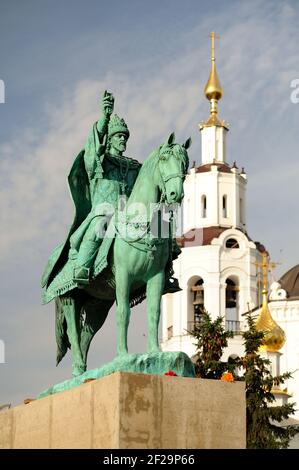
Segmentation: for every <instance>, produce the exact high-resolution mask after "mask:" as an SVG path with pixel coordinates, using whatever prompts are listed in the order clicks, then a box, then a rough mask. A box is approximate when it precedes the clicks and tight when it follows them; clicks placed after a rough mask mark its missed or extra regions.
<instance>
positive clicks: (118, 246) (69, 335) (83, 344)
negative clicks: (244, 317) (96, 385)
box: [47, 134, 191, 376]
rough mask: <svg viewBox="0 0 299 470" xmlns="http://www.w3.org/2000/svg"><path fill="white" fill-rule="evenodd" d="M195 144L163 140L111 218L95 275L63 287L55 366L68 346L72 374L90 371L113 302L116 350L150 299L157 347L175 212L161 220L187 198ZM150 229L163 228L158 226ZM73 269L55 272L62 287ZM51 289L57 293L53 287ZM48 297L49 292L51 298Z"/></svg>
mask: <svg viewBox="0 0 299 470" xmlns="http://www.w3.org/2000/svg"><path fill="white" fill-rule="evenodd" d="M190 145H191V138H189V139H188V140H187V141H186V142H185V143H184V144H183V145H179V144H176V143H175V136H174V134H171V136H170V137H169V139H168V140H167V141H166V142H165V143H164V144H162V145H160V146H159V147H158V148H157V149H156V150H154V151H153V152H152V153H151V154H150V155H149V157H148V158H147V159H146V160H145V162H144V163H143V165H142V167H141V169H140V171H139V174H138V176H137V179H136V181H135V184H134V186H133V190H132V192H131V194H130V196H129V198H128V200H127V201H126V207H125V209H126V210H125V211H124V210H119V211H116V212H115V214H114V215H113V216H112V217H111V219H110V222H109V224H108V228H107V231H106V233H105V238H104V240H103V242H102V245H101V247H100V249H99V252H98V254H97V257H96V260H95V263H94V275H93V278H92V279H91V280H90V282H89V283H88V284H87V285H82V286H80V288H78V287H75V288H74V286H73V285H71V284H69V285H68V290H67V292H65V290H66V289H64V291H61V293H60V294H59V295H56V296H55V304H56V342H57V364H58V363H59V362H60V361H61V359H62V358H63V356H64V355H65V354H66V352H67V349H68V348H70V349H71V351H72V356H73V364H72V373H73V376H78V375H81V374H82V373H83V372H85V370H86V362H87V354H88V350H89V346H90V343H91V341H92V339H93V337H94V335H95V334H96V332H97V331H98V330H99V329H100V328H101V327H102V325H103V324H104V322H105V319H106V317H107V315H108V312H109V310H110V308H111V307H112V305H113V303H114V302H115V300H116V304H117V312H116V319H117V355H118V356H120V355H126V354H127V353H128V345H127V335H128V326H129V321H130V307H131V306H133V305H135V304H136V303H138V302H139V301H141V300H143V299H144V298H145V296H146V297H147V321H148V344H147V351H148V352H157V351H159V350H160V349H159V342H158V326H159V319H160V303H161V296H162V294H163V290H164V284H165V276H166V275H167V274H165V273H167V269H169V267H170V266H172V263H171V250H172V241H173V233H172V230H171V228H172V227H173V226H172V221H171V217H170V219H169V220H166V221H165V220H164V219H163V217H162V207H165V206H166V207H171V205H175V204H179V203H181V201H182V198H183V182H184V179H185V176H186V173H187V169H188V164H189V160H188V154H187V149H188V148H189V146H190ZM171 213H172V211H170V214H171ZM164 215H165V214H164ZM154 222H155V223H154ZM153 226H155V227H158V228H159V230H153ZM165 227H166V228H168V230H166V233H167V235H166V236H165V234H164V233H161V232H163V230H161V229H164V232H165ZM105 247H106V248H105ZM105 250H106V251H105ZM103 253H104V254H103ZM69 262H71V260H69ZM68 264H69V263H68ZM68 269H70V268H68V267H67V266H64V267H62V268H61V270H60V272H59V273H58V275H57V276H56V278H55V279H58V278H59V279H60V285H61V279H62V278H64V277H65V276H66V274H65V272H67V270H68ZM171 269H172V268H171ZM55 279H54V280H53V283H54V284H55V282H56V281H55ZM56 284H57V282H56ZM57 285H58V284H57ZM50 290H51V289H50ZM52 292H56V293H57V292H58V293H59V292H60V291H59V289H56V290H55V289H54V290H53V288H52ZM52 296H54V294H52ZM49 300H51V298H50V297H48V298H47V301H49Z"/></svg>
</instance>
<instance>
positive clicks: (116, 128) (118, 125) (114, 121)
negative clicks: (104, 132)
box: [108, 114, 130, 138]
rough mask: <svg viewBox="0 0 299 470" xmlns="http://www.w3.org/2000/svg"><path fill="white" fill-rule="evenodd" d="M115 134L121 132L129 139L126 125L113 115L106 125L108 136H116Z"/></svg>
mask: <svg viewBox="0 0 299 470" xmlns="http://www.w3.org/2000/svg"><path fill="white" fill-rule="evenodd" d="M117 132H122V133H123V134H126V135H127V136H128V138H129V135H130V132H129V129H128V126H127V124H126V123H125V121H124V120H123V119H122V118H120V117H119V116H118V115H117V114H114V115H113V116H112V118H111V119H110V121H109V124H108V136H109V137H112V136H113V135H114V134H117Z"/></svg>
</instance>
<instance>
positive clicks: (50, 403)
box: [0, 372, 246, 449]
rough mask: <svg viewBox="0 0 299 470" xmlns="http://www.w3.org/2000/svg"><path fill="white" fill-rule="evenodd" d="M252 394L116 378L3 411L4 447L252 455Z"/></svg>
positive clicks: (239, 387)
mask: <svg viewBox="0 0 299 470" xmlns="http://www.w3.org/2000/svg"><path fill="white" fill-rule="evenodd" d="M245 433H246V421H245V389H244V383H243V382H237V383H228V382H221V381H217V380H203V379H192V378H181V377H168V376H158V375H147V374H131V373H127V372H116V373H115V374H112V375H109V376H107V377H103V378H101V379H98V380H94V381H92V382H88V383H86V384H84V385H80V386H79V387H76V388H73V389H71V390H68V391H65V392H61V393H56V394H55V395H51V396H48V397H46V398H42V399H39V400H36V401H33V402H31V403H29V404H27V405H21V406H17V407H15V408H12V409H10V410H7V411H3V412H0V448H15V449H20V448H27V449H29V448H52V449H54V448H56V449H57V448H98V449H99V448H106V449H119V448H121V449H138V448H142V449H163V448H164V449H167V448H170V449H188V448H193V449H218V448H222V449H232V448H233V449H240V448H245V446H246V442H245Z"/></svg>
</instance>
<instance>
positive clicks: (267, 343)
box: [255, 290, 286, 352]
mask: <svg viewBox="0 0 299 470" xmlns="http://www.w3.org/2000/svg"><path fill="white" fill-rule="evenodd" d="M267 295H268V292H267V290H263V305H262V308H261V311H260V314H259V317H258V319H257V321H256V324H255V326H256V329H257V330H258V331H262V332H263V333H264V334H265V336H264V339H263V344H262V346H264V347H266V348H267V350H268V351H270V352H276V351H278V350H279V349H281V348H282V346H283V345H284V343H285V340H286V338H285V333H284V331H283V329H282V328H280V326H279V325H278V324H277V323H276V321H275V320H273V318H272V315H271V313H270V310H269V307H268V298H267Z"/></svg>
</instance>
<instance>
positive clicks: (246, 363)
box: [238, 312, 299, 449]
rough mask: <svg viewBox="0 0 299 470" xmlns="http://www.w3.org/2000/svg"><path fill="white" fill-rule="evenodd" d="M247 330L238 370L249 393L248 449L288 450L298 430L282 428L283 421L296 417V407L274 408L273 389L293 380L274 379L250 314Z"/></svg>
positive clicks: (247, 396) (294, 427) (260, 338)
mask: <svg viewBox="0 0 299 470" xmlns="http://www.w3.org/2000/svg"><path fill="white" fill-rule="evenodd" d="M245 316H246V318H247V323H248V330H247V331H245V332H244V333H243V337H244V346H245V356H244V357H242V358H240V360H239V364H238V365H239V367H241V368H242V369H243V371H244V375H243V377H242V380H245V389H246V428H247V430H246V431H247V432H246V434H247V448H248V449H283V448H287V447H288V445H289V442H290V440H291V438H292V437H293V436H295V435H296V434H297V433H298V432H299V429H298V427H296V426H286V427H282V426H279V425H278V423H280V422H281V421H282V420H284V419H287V418H289V417H290V415H292V414H294V412H295V409H294V404H293V403H286V404H284V405H280V406H278V405H272V406H270V405H271V404H273V403H274V401H275V397H274V395H273V393H272V392H271V391H272V389H273V386H278V385H280V384H283V383H284V382H285V380H286V379H289V378H290V377H291V374H290V373H288V372H287V373H284V374H281V375H279V376H276V377H272V375H271V372H270V370H269V365H270V361H269V360H268V359H266V358H264V357H262V356H261V355H260V354H259V353H258V351H259V348H260V346H261V345H262V344H263V338H264V333H263V332H261V331H258V330H257V329H256V327H255V320H254V319H253V318H252V315H251V313H250V312H249V313H247V314H245Z"/></svg>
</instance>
